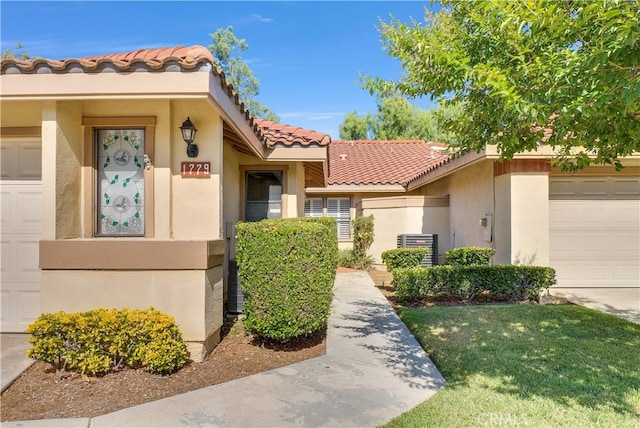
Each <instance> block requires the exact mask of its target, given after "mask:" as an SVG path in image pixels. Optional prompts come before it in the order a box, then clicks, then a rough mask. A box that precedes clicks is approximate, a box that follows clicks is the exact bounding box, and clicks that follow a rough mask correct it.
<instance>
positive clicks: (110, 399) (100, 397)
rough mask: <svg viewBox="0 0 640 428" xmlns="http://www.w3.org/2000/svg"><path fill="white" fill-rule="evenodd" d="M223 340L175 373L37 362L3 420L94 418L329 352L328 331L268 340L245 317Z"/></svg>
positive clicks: (0, 408) (6, 405)
mask: <svg viewBox="0 0 640 428" xmlns="http://www.w3.org/2000/svg"><path fill="white" fill-rule="evenodd" d="M224 330H225V331H223V338H222V340H221V342H220V343H219V344H218V346H216V347H215V349H214V350H213V351H212V352H211V353H210V354H209V355H208V356H207V358H206V359H205V360H204V361H203V362H201V363H194V362H190V363H188V364H187V365H186V366H185V367H183V368H182V369H180V370H179V371H177V372H176V373H173V374H171V375H169V376H158V375H153V374H150V373H148V372H146V371H144V370H124V371H121V372H117V373H112V374H108V375H105V376H103V377H99V378H96V377H82V376H80V375H78V374H75V375H74V374H71V373H61V372H58V373H55V372H51V370H50V367H51V366H50V365H49V364H47V363H44V362H41V361H38V362H36V363H35V364H33V365H32V366H31V367H30V368H29V369H27V371H26V372H25V373H23V375H22V376H21V377H20V378H18V379H17V380H16V381H15V382H14V383H13V384H12V385H11V386H10V387H9V388H8V389H7V390H6V391H5V392H4V393H3V394H2V396H1V397H0V415H1V417H0V420H1V421H2V422H6V421H19V420H33V419H50V418H78V417H93V416H98V415H102V414H105V413H111V412H115V411H116V410H120V409H124V408H127V407H131V406H135V405H138V404H142V403H146V402H149V401H154V400H159V399H161V398H165V397H169V396H172V395H176V394H182V393H184V392H188V391H193V390H195V389H199V388H204V387H206V386H210V385H215V384H218V383H222V382H227V381H230V380H233V379H237V378H241V377H245V376H249V375H252V374H255V373H260V372H263V371H267V370H271V369H274V368H277V367H282V366H286V365H289V364H293V363H297V362H299V361H303V360H306V359H308V358H314V357H317V356H320V355H324V353H325V336H324V332H322V333H321V334H316V335H315V336H311V337H308V338H305V339H302V340H298V341H295V342H293V341H292V342H289V343H287V344H271V343H263V342H262V341H261V340H257V339H254V337H253V336H251V335H249V334H246V333H245V332H244V330H243V328H242V322H241V321H240V320H229V322H227V323H226V324H225V328H224Z"/></svg>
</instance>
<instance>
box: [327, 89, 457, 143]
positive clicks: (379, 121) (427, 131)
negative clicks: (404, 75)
mask: <svg viewBox="0 0 640 428" xmlns="http://www.w3.org/2000/svg"><path fill="white" fill-rule="evenodd" d="M459 112H460V108H459V106H457V105H453V106H450V107H449V106H448V107H438V108H436V109H433V110H423V109H421V108H419V107H416V106H415V105H413V104H411V103H410V102H409V101H408V100H407V99H405V98H403V97H400V96H388V97H380V98H379V99H378V104H377V111H376V113H374V114H371V113H367V114H366V115H358V114H357V113H356V112H355V111H354V112H350V113H348V114H347V115H346V116H345V118H344V122H343V123H342V124H341V125H340V138H342V139H343V140H366V139H372V140H425V141H439V142H446V143H451V142H452V141H453V140H454V139H455V134H454V133H451V132H446V131H445V130H444V129H442V127H441V126H440V120H441V119H440V118H441V117H442V118H450V117H455V116H456V115H457V114H459Z"/></svg>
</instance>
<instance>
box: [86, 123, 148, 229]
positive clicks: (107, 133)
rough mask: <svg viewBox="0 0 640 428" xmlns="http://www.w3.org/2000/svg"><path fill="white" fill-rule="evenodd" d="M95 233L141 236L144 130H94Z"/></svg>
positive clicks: (142, 221) (142, 227) (142, 219)
mask: <svg viewBox="0 0 640 428" xmlns="http://www.w3.org/2000/svg"><path fill="white" fill-rule="evenodd" d="M95 135H96V154H97V168H96V169H97V175H98V178H97V187H98V188H97V192H98V197H97V203H96V205H97V217H98V218H97V225H96V235H101V236H122V235H125V236H144V226H145V225H144V206H145V204H144V193H145V192H144V149H145V145H144V140H145V139H144V129H97V130H96V131H95Z"/></svg>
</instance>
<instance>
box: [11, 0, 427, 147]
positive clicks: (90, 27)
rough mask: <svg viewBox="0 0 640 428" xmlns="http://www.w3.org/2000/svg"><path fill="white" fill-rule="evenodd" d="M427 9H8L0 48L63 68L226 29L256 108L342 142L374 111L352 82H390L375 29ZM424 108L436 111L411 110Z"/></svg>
mask: <svg viewBox="0 0 640 428" xmlns="http://www.w3.org/2000/svg"><path fill="white" fill-rule="evenodd" d="M425 7H430V3H429V2H428V1H353V2H351V1H344V2H340V1H287V2H276V1H260V2H256V1H195V2H177V1H140V2H131V1H111V2H75V1H57V2H56V1H45V2H32V1H19V2H12V1H5V0H2V2H1V3H0V19H1V22H0V36H1V37H0V40H1V49H2V50H5V49H7V48H12V49H13V48H14V45H15V44H16V43H17V42H19V43H21V44H22V45H23V48H24V50H25V51H27V52H29V53H30V54H31V55H33V56H40V57H44V58H52V59H62V58H76V57H83V56H90V55H100V54H106V53H117V52H125V51H131V50H135V49H139V48H154V47H162V46H178V45H194V44H200V45H204V46H208V45H209V44H210V43H211V37H210V34H211V33H213V32H215V31H216V30H217V29H218V28H226V27H228V26H232V27H233V31H234V34H235V35H236V36H237V37H239V38H244V39H245V40H246V41H247V43H248V44H249V49H248V50H247V51H245V52H244V53H242V57H243V59H244V60H245V62H247V63H248V64H249V66H250V67H251V69H252V70H253V72H254V74H255V76H256V77H257V78H258V79H259V80H260V95H259V97H258V100H259V101H260V102H262V103H263V104H265V105H267V106H268V107H270V108H271V109H272V110H274V111H275V112H276V113H277V114H278V115H279V116H280V121H281V122H282V123H287V124H290V125H295V126H300V127H303V128H306V129H313V130H316V131H319V132H324V133H327V134H329V135H331V137H332V139H339V132H338V128H339V125H340V124H341V123H342V121H343V119H344V116H345V115H346V114H347V113H348V112H350V111H357V112H358V113H359V114H364V113H367V112H374V111H375V109H376V102H375V98H374V97H373V96H371V95H369V93H368V92H367V91H365V90H363V89H360V85H359V79H358V73H363V74H372V75H377V76H381V77H384V78H396V77H398V76H399V74H400V73H401V72H402V69H401V67H400V65H399V63H398V61H397V60H396V59H394V58H391V57H389V56H388V55H387V53H386V52H385V51H383V49H382V45H381V43H380V34H379V32H378V30H377V28H376V27H378V26H379V19H382V20H384V21H386V22H388V21H389V19H390V15H393V16H395V17H397V18H398V19H400V20H401V21H403V22H409V21H410V20H411V19H415V20H417V21H423V17H424V13H423V10H424V8H425ZM416 104H417V105H419V106H420V107H422V108H430V107H432V106H433V103H432V102H431V101H430V100H428V99H424V100H421V101H418V102H416Z"/></svg>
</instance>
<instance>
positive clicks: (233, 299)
mask: <svg viewBox="0 0 640 428" xmlns="http://www.w3.org/2000/svg"><path fill="white" fill-rule="evenodd" d="M228 292H229V298H228V301H227V305H228V310H229V312H230V313H232V314H241V313H242V312H244V293H242V288H240V275H238V263H236V260H235V259H231V260H229V291H228Z"/></svg>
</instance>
